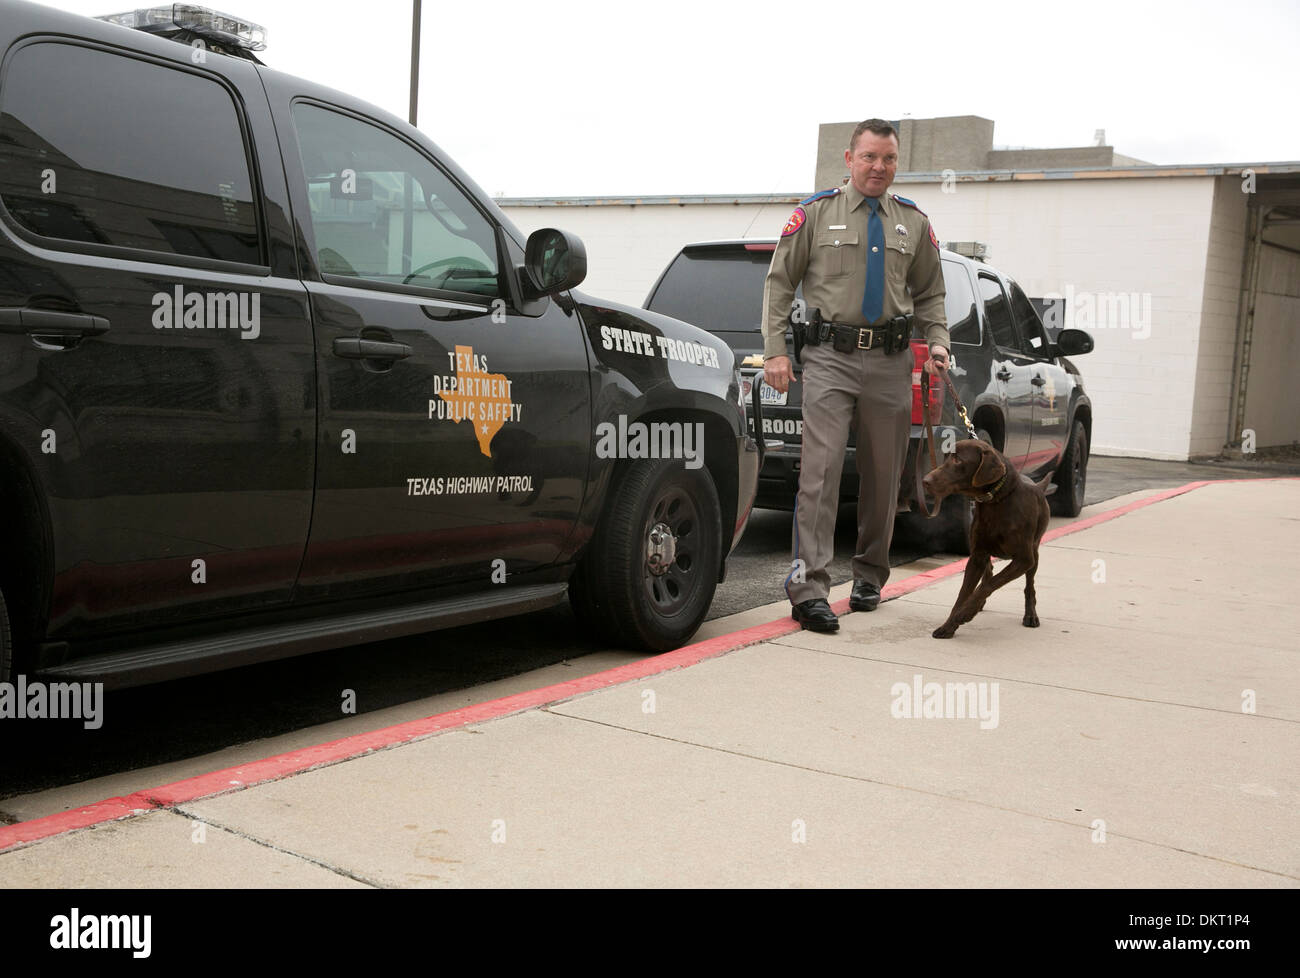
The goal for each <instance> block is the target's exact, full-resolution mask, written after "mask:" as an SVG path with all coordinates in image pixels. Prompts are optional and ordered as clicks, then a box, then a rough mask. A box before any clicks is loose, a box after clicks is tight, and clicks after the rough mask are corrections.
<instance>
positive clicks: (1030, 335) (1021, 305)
mask: <svg viewBox="0 0 1300 978" xmlns="http://www.w3.org/2000/svg"><path fill="white" fill-rule="evenodd" d="M1009 284H1010V286H1011V311H1012V312H1013V313H1015V317H1016V325H1017V326H1019V327H1020V335H1021V336H1023V337H1024V338H1025V342H1026V343H1028V344H1029V352H1031V353H1033V354H1034V356H1036V357H1040V358H1043V359H1046V358H1047V351H1048V349H1049V345H1048V342H1047V334H1046V333H1044V332H1043V323H1042V321H1041V320H1040V319H1039V318H1038V312H1037V311H1036V310H1035V309H1034V304H1033V303H1032V302H1030V301H1029V298H1028V297H1027V296H1026V295H1025V293H1024V292H1023V291H1022V290H1021V288H1020V286H1019V285H1017V284H1016V283H1015V282H1011V283H1009Z"/></svg>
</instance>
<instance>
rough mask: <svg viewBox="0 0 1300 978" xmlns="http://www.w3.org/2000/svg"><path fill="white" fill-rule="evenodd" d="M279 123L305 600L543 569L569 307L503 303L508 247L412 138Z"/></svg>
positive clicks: (573, 336) (570, 470) (555, 515)
mask: <svg viewBox="0 0 1300 978" xmlns="http://www.w3.org/2000/svg"><path fill="white" fill-rule="evenodd" d="M273 99H276V96H274V95H273ZM277 112H278V113H279V117H280V118H281V119H282V123H281V131H282V132H284V133H286V134H292V135H291V137H290V140H291V142H290V140H286V153H285V155H286V167H287V169H288V170H289V171H290V173H291V177H290V181H291V184H292V187H293V194H294V199H295V206H296V210H297V213H298V215H299V219H300V222H301V224H302V227H303V229H304V232H305V239H306V240H305V244H304V255H303V263H304V266H305V267H307V268H308V269H309V271H308V272H307V273H306V276H305V277H306V286H307V290H308V292H309V294H310V296H311V303H312V311H313V316H314V319H315V324H316V353H317V370H318V373H317V379H318V383H319V385H320V390H321V401H320V430H319V434H318V442H317V447H318V450H319V463H318V465H317V492H316V505H315V510H314V513H313V518H312V528H311V536H310V540H309V542H308V547H307V555H306V559H305V561H304V565H303V570H302V576H301V588H302V595H303V597H304V598H306V599H312V598H319V597H325V596H329V597H347V596H361V595H364V594H367V593H371V592H376V591H392V590H395V589H408V588H422V587H426V586H431V585H441V584H446V583H450V582H457V581H479V582H482V583H483V584H484V585H488V584H489V582H496V583H504V582H505V581H507V580H508V579H509V578H510V577H511V576H512V575H515V574H517V573H521V572H527V571H530V570H533V569H536V568H539V567H543V566H545V565H547V564H550V563H552V562H554V561H555V559H556V558H557V556H558V555H559V553H560V551H561V548H562V546H563V544H564V541H565V540H566V538H567V537H568V535H569V533H570V531H571V530H572V529H573V527H574V525H575V523H576V520H577V516H578V511H579V506H580V504H581V501H582V495H583V489H584V485H585V479H586V475H587V463H588V454H589V446H590V436H591V418H590V390H589V376H588V360H587V347H586V343H585V340H584V339H583V335H582V330H581V326H580V323H579V322H578V320H577V317H576V314H575V313H574V311H573V308H572V306H571V305H567V308H566V304H565V303H561V302H554V301H551V302H546V303H545V304H544V305H545V310H544V311H543V312H541V313H540V314H536V313H534V314H533V315H524V314H523V312H522V311H521V310H520V309H518V308H516V305H517V304H516V303H515V302H513V301H512V299H511V295H512V294H515V293H516V292H517V290H512V289H511V288H509V284H510V283H509V282H508V281H507V276H509V275H513V274H515V272H514V267H513V266H514V260H513V258H512V256H511V254H510V248H511V242H510V240H509V235H507V234H506V233H505V232H504V229H503V228H502V227H501V226H500V224H499V222H497V221H496V220H494V218H493V217H492V216H491V215H490V214H489V213H488V212H487V210H486V208H484V207H483V206H482V205H481V203H480V202H479V201H478V200H476V198H475V195H474V194H473V193H472V192H471V191H470V190H469V189H468V188H467V187H466V186H465V185H464V184H463V183H462V181H461V180H459V179H458V177H457V176H456V174H455V173H454V172H453V171H452V169H451V168H450V167H449V166H445V165H443V163H442V162H441V161H440V160H439V158H438V157H437V156H436V155H435V154H433V153H431V152H429V151H428V150H427V149H426V148H425V147H424V146H422V145H420V144H419V143H418V142H417V141H416V139H415V138H413V135H412V134H413V133H414V131H413V130H411V131H406V130H403V129H400V128H399V127H398V126H397V125H396V124H393V123H390V122H388V121H381V120H378V119H376V118H373V117H371V116H368V115H366V114H365V113H364V112H363V111H362V110H361V109H359V108H357V107H355V106H349V105H345V104H339V103H337V102H334V101H330V100H325V99H318V98H308V97H304V96H301V95H300V96H298V97H296V98H285V99H282V100H278V101H277ZM290 147H292V150H291V149H290ZM516 244H517V243H516Z"/></svg>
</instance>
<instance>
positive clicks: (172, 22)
mask: <svg viewBox="0 0 1300 978" xmlns="http://www.w3.org/2000/svg"><path fill="white" fill-rule="evenodd" d="M95 19H96V20H103V21H107V22H108V23H110V24H117V25H118V26H119V27H130V28H132V29H134V30H137V31H145V32H146V33H149V34H166V33H169V32H171V31H193V32H194V33H196V34H199V35H201V36H203V37H210V38H212V39H213V40H216V41H222V42H224V43H226V44H229V45H230V46H232V47H237V48H243V49H244V50H245V51H262V50H265V48H266V28H265V27H263V26H262V25H261V24H254V23H253V22H252V21H249V20H245V19H244V18H242V17H234V16H231V15H230V14H223V13H221V11H219V10H212V9H210V8H208V7H196V6H194V5H193V4H188V3H174V4H172V5H170V6H167V7H141V8H139V9H137V10H128V11H126V12H125V13H120V14H105V15H104V16H102V17H97V18H95Z"/></svg>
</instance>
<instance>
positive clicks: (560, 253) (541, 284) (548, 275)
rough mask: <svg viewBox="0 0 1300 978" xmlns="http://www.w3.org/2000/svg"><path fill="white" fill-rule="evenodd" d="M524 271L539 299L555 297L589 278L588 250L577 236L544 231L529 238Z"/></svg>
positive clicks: (548, 230) (534, 233)
mask: <svg viewBox="0 0 1300 978" xmlns="http://www.w3.org/2000/svg"><path fill="white" fill-rule="evenodd" d="M524 270H525V271H526V272H527V274H528V284H529V285H531V286H532V288H533V290H534V291H535V292H536V294H537V295H538V296H543V295H554V294H555V293H556V292H563V291H565V290H566V289H571V288H573V287H574V286H576V285H578V284H580V283H581V282H582V280H583V279H585V278H586V277H587V249H586V248H584V247H583V245H582V241H581V240H580V239H579V238H578V236H577V235H576V234H570V233H569V232H568V231H558V230H556V229H555V228H541V229H540V230H537V231H534V232H533V233H532V234H530V235H529V236H528V244H527V245H526V246H525V247H524Z"/></svg>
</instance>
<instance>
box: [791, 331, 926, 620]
mask: <svg viewBox="0 0 1300 978" xmlns="http://www.w3.org/2000/svg"><path fill="white" fill-rule="evenodd" d="M802 362H803V377H802V382H803V450H802V455H801V460H800V465H799V495H798V497H797V498H796V500H795V513H794V557H795V563H794V565H793V569H792V570H791V572H790V574H789V575H788V576H787V577H786V580H785V589H786V594H787V595H788V596H789V598H790V602H791V604H799V603H800V602H802V601H807V600H809V599H811V598H825V597H826V596H827V595H828V594H829V593H830V586H831V579H830V572H829V570H828V568H829V566H830V562H831V559H832V557H833V556H834V554H835V514H836V511H837V510H838V509H839V497H840V475H841V472H842V471H843V468H844V453H845V450H846V448H847V447H848V437H849V426H850V424H851V423H853V422H854V420H855V419H856V423H857V442H856V446H855V448H856V452H857V463H858V479H859V485H858V541H857V553H856V554H854V557H853V579H854V580H856V581H868V582H870V583H872V584H875V585H876V586H878V587H884V585H885V581H886V580H887V579H888V578H889V544H890V541H891V540H892V539H893V536H894V513H895V510H896V509H897V506H898V483H899V480H900V479H901V478H902V475H903V460H904V457H905V456H906V453H907V442H908V435H909V433H910V431H911V414H912V365H913V362H914V361H913V357H912V353H911V351H910V350H904V351H902V352H900V353H895V354H893V355H888V356H887V355H886V354H885V352H884V350H881V349H875V350H855V351H854V352H852V353H840V352H838V351H837V350H835V349H834V348H833V347H832V346H831V344H830V343H829V342H827V343H822V344H821V345H819V346H805V347H804V348H803V356H802ZM801 571H802V573H801ZM800 577H802V578H803V580H802V581H800V579H799V578H800Z"/></svg>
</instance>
